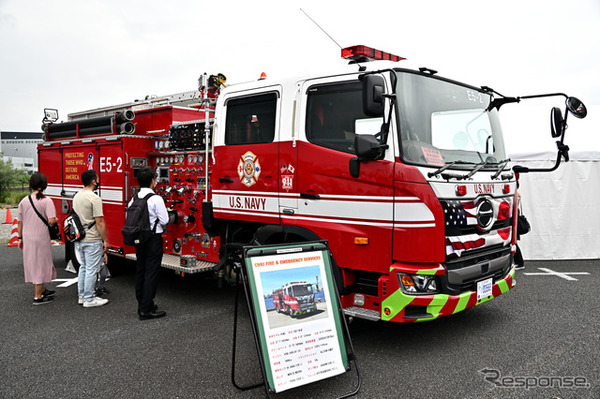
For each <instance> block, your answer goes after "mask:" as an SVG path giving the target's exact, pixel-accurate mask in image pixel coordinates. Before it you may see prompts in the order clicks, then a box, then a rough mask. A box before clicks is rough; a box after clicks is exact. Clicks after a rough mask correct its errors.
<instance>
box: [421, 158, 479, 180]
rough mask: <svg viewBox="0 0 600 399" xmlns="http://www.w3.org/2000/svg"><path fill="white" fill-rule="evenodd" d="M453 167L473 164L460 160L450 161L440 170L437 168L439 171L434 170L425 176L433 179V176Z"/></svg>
mask: <svg viewBox="0 0 600 399" xmlns="http://www.w3.org/2000/svg"><path fill="white" fill-rule="evenodd" d="M454 165H474V163H473V162H469V161H461V160H458V161H452V162H450V163H447V164H446V165H444V166H442V167H441V168H439V169H437V170H435V171H433V172H429V173H427V176H429V177H435V176H437V175H439V174H440V173H442V172H443V171H445V170H446V169H448V168H451V167H452V166H454Z"/></svg>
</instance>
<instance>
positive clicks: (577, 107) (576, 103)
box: [567, 97, 587, 119]
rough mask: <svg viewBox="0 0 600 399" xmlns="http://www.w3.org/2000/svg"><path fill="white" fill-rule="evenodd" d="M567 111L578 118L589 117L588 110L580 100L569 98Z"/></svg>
mask: <svg viewBox="0 0 600 399" xmlns="http://www.w3.org/2000/svg"><path fill="white" fill-rule="evenodd" d="M567 109H568V110H569V112H570V113H572V114H573V116H574V117H576V118H579V119H583V118H585V117H586V116H587V108H586V107H585V105H584V104H583V102H581V101H580V100H579V99H578V98H575V97H569V98H567Z"/></svg>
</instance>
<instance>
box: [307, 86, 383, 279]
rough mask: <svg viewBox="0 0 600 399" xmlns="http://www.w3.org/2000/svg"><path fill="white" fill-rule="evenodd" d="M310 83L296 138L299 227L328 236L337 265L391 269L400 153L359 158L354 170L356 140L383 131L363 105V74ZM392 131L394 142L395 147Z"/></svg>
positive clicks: (379, 121) (325, 237)
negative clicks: (396, 156) (396, 157)
mask: <svg viewBox="0 0 600 399" xmlns="http://www.w3.org/2000/svg"><path fill="white" fill-rule="evenodd" d="M341 79H342V78H337V80H333V79H331V78H329V79H322V80H315V81H307V82H305V83H304V87H303V88H302V97H303V99H302V109H301V112H302V114H303V116H304V118H303V119H304V120H303V121H302V124H301V132H300V138H299V140H298V165H297V168H296V175H297V178H298V186H297V189H298V195H299V200H298V212H297V214H296V220H297V223H298V224H299V225H302V226H304V227H306V228H307V229H310V230H312V231H314V232H315V233H317V235H319V236H320V237H321V238H323V239H327V240H328V241H329V245H330V248H331V250H332V253H333V255H334V257H335V259H336V262H337V263H338V265H340V266H342V267H349V268H356V269H358V268H360V269H363V270H365V269H366V270H372V271H377V272H387V268H388V267H389V265H390V264H391V249H390V248H391V242H392V227H393V203H394V197H393V196H394V186H393V171H394V156H393V151H392V150H389V151H387V152H386V155H385V158H384V159H381V160H377V161H369V162H361V165H360V175H359V177H353V176H352V175H351V174H350V167H349V164H350V160H351V159H352V158H354V157H356V155H355V154H354V138H355V136H356V135H358V134H375V133H377V132H379V130H380V128H381V124H382V122H383V120H382V118H371V117H368V116H366V115H365V114H364V112H363V109H362V84H361V82H360V81H359V80H358V78H356V77H355V78H353V79H352V80H349V79H350V78H349V77H343V79H344V80H341ZM393 137H394V134H393V133H392V132H390V134H389V135H388V140H389V141H390V142H389V143H388V144H390V148H393V145H392V144H393V143H392V141H393Z"/></svg>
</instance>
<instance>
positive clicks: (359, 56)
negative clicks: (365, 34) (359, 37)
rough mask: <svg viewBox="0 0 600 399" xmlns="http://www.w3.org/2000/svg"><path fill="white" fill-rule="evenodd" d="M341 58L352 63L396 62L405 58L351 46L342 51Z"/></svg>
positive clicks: (368, 48) (363, 47) (372, 49)
mask: <svg viewBox="0 0 600 399" xmlns="http://www.w3.org/2000/svg"><path fill="white" fill-rule="evenodd" d="M342 58H344V59H346V60H350V61H352V62H369V61H394V62H398V61H401V60H405V59H406V58H404V57H400V56H397V55H394V54H390V53H386V52H385V51H381V50H376V49H374V48H371V47H367V46H362V45H359V46H352V47H346V48H343V49H342Z"/></svg>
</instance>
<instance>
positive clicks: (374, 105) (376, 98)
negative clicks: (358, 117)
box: [362, 75, 384, 118]
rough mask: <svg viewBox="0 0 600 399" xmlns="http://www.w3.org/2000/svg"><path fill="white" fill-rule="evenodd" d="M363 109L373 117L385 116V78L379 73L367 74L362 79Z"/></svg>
mask: <svg viewBox="0 0 600 399" xmlns="http://www.w3.org/2000/svg"><path fill="white" fill-rule="evenodd" d="M362 84H363V85H362V94H363V111H364V113H365V115H367V116H371V117H374V118H375V117H380V116H383V105H384V103H383V98H384V97H383V94H384V80H383V77H382V76H379V75H365V76H364V77H363V81H362Z"/></svg>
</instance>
